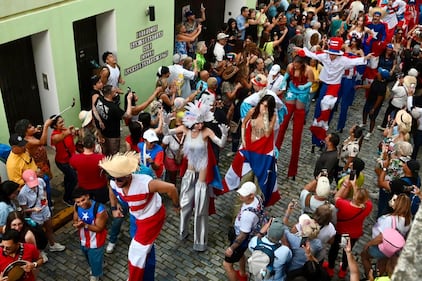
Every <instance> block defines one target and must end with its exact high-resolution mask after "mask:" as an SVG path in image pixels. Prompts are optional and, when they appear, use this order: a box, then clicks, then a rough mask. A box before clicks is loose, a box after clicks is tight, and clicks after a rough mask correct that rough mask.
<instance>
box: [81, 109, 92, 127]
mask: <svg viewBox="0 0 422 281" xmlns="http://www.w3.org/2000/svg"><path fill="white" fill-rule="evenodd" d="M79 120H81V122H82V125H81V126H82V127H85V126H87V125H88V124H89V123H91V121H92V110H90V111H86V110H82V111H81V112H79Z"/></svg>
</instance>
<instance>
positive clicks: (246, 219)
mask: <svg viewBox="0 0 422 281" xmlns="http://www.w3.org/2000/svg"><path fill="white" fill-rule="evenodd" d="M249 207H252V208H254V209H259V208H262V206H261V203H260V202H259V200H258V198H256V197H255V199H254V200H253V202H252V203H250V204H247V205H246V204H242V207H241V208H240V211H239V213H238V214H237V216H236V220H235V221H234V230H235V233H236V235H239V234H240V232H243V233H250V232H251V231H252V230H253V228H254V227H255V225H256V224H257V223H258V221H259V218H258V216H257V215H256V214H255V213H254V212H252V211H248V210H246V209H248V208H249Z"/></svg>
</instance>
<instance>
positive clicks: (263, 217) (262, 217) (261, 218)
mask: <svg viewBox="0 0 422 281" xmlns="http://www.w3.org/2000/svg"><path fill="white" fill-rule="evenodd" d="M257 198H258V200H259V205H258V208H253V207H248V208H246V209H244V210H243V211H242V212H244V211H249V212H252V213H254V214H255V215H256V216H257V217H258V223H257V224H256V225H255V226H254V227H253V228H252V230H251V232H250V233H249V236H250V237H253V236H255V235H257V234H258V233H259V232H260V231H261V228H262V227H263V226H264V225H265V224H266V223H268V222H269V221H270V218H269V216H268V213H267V212H266V210H265V208H264V204H263V202H262V199H261V198H260V197H257Z"/></svg>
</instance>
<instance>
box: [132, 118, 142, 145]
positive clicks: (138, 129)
mask: <svg viewBox="0 0 422 281" xmlns="http://www.w3.org/2000/svg"><path fill="white" fill-rule="evenodd" d="M128 127H129V132H130V139H131V141H132V145H135V146H136V145H138V143H139V139H140V138H141V136H142V132H143V127H142V125H141V122H139V121H132V122H130V123H129V126H128Z"/></svg>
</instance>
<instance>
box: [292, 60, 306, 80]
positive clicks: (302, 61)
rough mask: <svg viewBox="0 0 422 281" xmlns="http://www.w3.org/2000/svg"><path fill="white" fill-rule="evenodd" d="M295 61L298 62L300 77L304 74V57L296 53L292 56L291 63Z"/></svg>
mask: <svg viewBox="0 0 422 281" xmlns="http://www.w3.org/2000/svg"><path fill="white" fill-rule="evenodd" d="M295 62H296V63H299V64H300V69H299V72H300V77H302V76H304V75H305V72H306V58H303V57H301V56H299V55H297V56H295V57H294V59H293V62H292V64H293V63H295Z"/></svg>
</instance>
